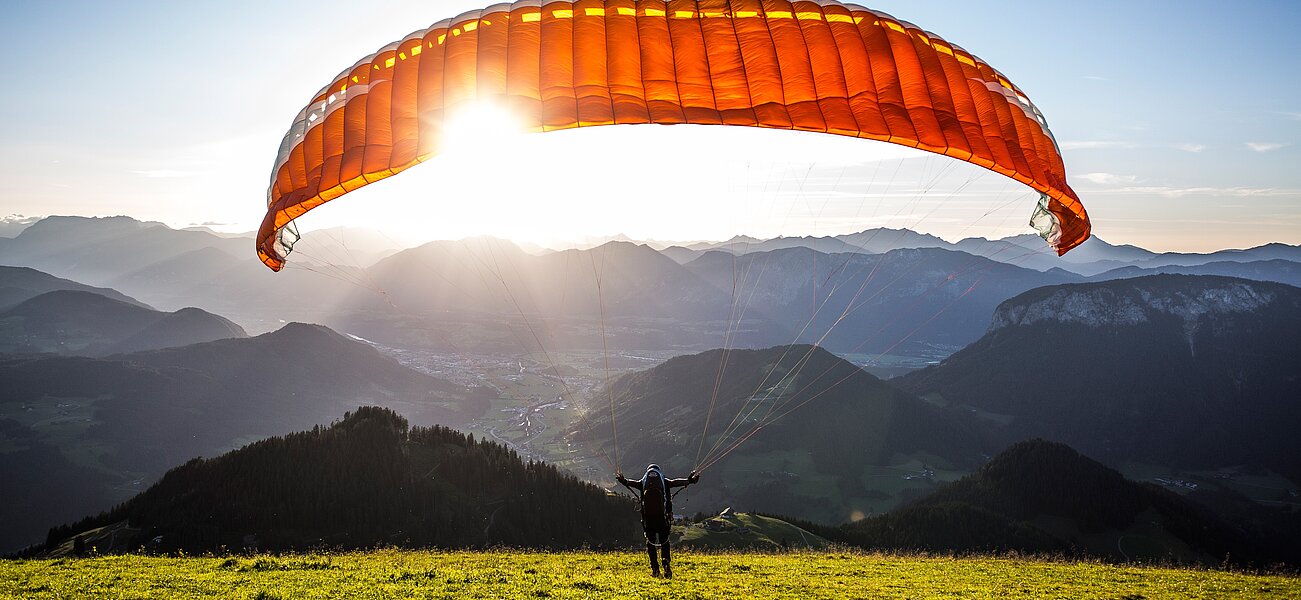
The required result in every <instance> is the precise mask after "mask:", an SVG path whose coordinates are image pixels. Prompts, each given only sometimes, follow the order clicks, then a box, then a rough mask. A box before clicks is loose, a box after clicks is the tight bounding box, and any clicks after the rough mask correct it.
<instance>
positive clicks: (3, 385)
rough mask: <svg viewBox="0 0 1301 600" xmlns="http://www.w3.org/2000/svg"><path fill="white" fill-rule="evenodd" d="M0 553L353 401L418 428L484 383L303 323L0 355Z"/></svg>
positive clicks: (466, 410) (477, 409) (483, 395)
mask: <svg viewBox="0 0 1301 600" xmlns="http://www.w3.org/2000/svg"><path fill="white" fill-rule="evenodd" d="M0 390H3V393H0V432H3V438H0V441H2V442H3V448H4V451H3V452H0V481H2V482H4V486H3V487H4V489H5V491H4V496H5V502H4V503H3V504H0V548H2V549H5V550H12V549H16V548H17V547H20V546H23V545H26V544H30V543H33V542H36V541H39V536H40V535H42V532H43V531H44V528H45V527H48V526H49V524H50V523H51V522H57V521H68V520H70V519H74V518H77V517H78V516H81V515H85V514H88V513H89V512H92V511H97V510H102V509H103V508H104V507H105V506H107V505H109V504H110V503H111V502H110V501H114V502H115V501H120V500H122V499H125V498H126V497H128V496H129V495H131V494H133V493H135V492H138V491H139V490H140V489H142V487H143V486H145V485H148V484H149V483H150V482H152V481H153V480H154V479H156V478H157V477H158V476H159V475H161V474H162V473H163V472H164V471H165V470H167V469H169V468H171V467H173V466H175V465H178V464H181V463H183V462H185V461H187V460H190V459H191V458H194V457H195V456H213V455H216V454H219V453H221V452H224V451H227V450H230V449H232V448H237V447H239V446H241V445H243V444H246V443H248V442H251V441H254V440H258V439H262V438H265V437H268V436H274V435H279V434H282V433H284V432H287V431H295V430H301V429H305V428H310V427H312V426H314V425H317V424H321V423H328V422H329V421H330V420H331V419H333V418H335V417H336V416H337V415H339V414H341V413H342V412H344V411H345V410H347V409H348V407H350V406H354V405H355V404H356V403H358V402H364V403H368V404H374V405H380V406H386V407H390V408H393V409H396V410H400V411H401V412H402V413H403V414H405V415H407V417H408V418H410V419H412V420H413V421H414V422H416V423H419V424H422V425H432V424H435V423H437V424H444V425H458V424H461V423H464V422H466V421H468V420H470V419H472V418H475V417H478V416H480V415H482V413H483V412H484V411H485V410H486V409H487V403H488V399H489V398H491V397H492V396H493V395H494V394H495V392H494V391H493V390H490V389H487V388H466V387H464V386H462V385H457V384H453V383H450V382H448V381H445V380H441V379H437V378H434V377H430V376H428V375H425V374H422V373H419V372H417V371H413V370H411V369H408V368H406V367H403V366H402V365H400V364H398V363H397V362H396V361H394V360H393V359H390V358H387V357H384V356H382V355H381V354H380V353H379V352H377V351H376V350H375V349H373V348H372V347H370V346H368V345H366V344H363V343H360V342H356V341H353V340H350V339H347V338H344V337H343V336H341V335H339V334H337V333H335V332H333V331H331V330H329V329H326V328H324V327H321V326H317V325H305V324H298V323H291V324H288V325H286V326H284V327H283V328H281V329H279V330H277V331H274V332H271V333H267V334H263V335H260V336H257V337H251V338H231V339H223V340H217V341H212V342H206V343H201V344H191V345H188V346H183V347H179V348H168V349H161V350H149V351H143V352H134V353H130V354H117V355H113V356H108V357H104V358H90V357H79V356H50V355H32V356H15V355H0Z"/></svg>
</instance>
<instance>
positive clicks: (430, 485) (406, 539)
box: [45, 407, 638, 553]
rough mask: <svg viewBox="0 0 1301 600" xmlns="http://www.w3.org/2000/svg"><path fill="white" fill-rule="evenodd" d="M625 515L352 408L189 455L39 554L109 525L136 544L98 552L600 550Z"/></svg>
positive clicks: (560, 478) (554, 481)
mask: <svg viewBox="0 0 1301 600" xmlns="http://www.w3.org/2000/svg"><path fill="white" fill-rule="evenodd" d="M634 508H635V507H634V506H633V505H632V502H631V501H630V500H628V499H626V498H624V497H618V496H610V495H607V494H606V492H605V491H604V490H602V489H600V488H598V487H596V486H593V485H591V484H588V483H584V482H581V481H579V480H578V479H576V478H574V477H573V476H572V475H567V474H564V473H562V472H561V471H559V470H557V469H556V468H555V467H552V466H550V465H545V464H542V463H536V462H531V461H530V462H527V463H525V462H524V461H522V460H521V459H520V457H519V456H518V455H516V454H515V452H514V451H511V450H508V449H506V448H504V447H502V446H499V445H497V444H496V443H493V442H488V441H476V440H475V439H474V437H473V436H466V435H464V434H461V433H459V432H456V431H453V430H451V429H447V428H445V427H441V426H434V427H429V428H426V427H409V426H408V424H407V420H406V419H404V418H402V417H400V416H398V415H397V414H396V413H394V412H392V411H390V410H388V409H382V408H374V407H363V408H360V409H358V410H357V411H356V412H351V413H347V414H345V415H344V418H343V419H342V420H341V421H338V422H336V423H333V424H331V425H330V426H328V427H321V426H317V427H315V428H313V429H311V430H309V431H304V432H301V433H294V434H289V435H285V436H280V437H273V438H270V439H266V440H262V441H259V442H256V443H253V444H250V445H248V446H245V447H243V448H241V449H238V450H235V451H233V452H230V453H228V454H225V455H223V456H219V457H216V458H212V459H207V460H204V459H194V460H191V461H189V462H187V463H185V464H184V465H182V466H180V467H177V468H175V469H172V470H171V471H169V472H168V473H167V474H166V475H164V476H163V478H162V479H161V480H159V481H158V483H156V484H154V485H153V486H151V487H150V488H149V489H148V490H147V491H145V492H144V493H142V494H140V495H138V496H136V497H134V498H132V499H130V500H128V501H127V502H124V503H123V504H121V505H120V506H118V507H116V508H114V509H112V510H111V511H108V512H105V513H103V514H100V515H99V516H97V517H92V518H87V519H83V520H82V521H80V522H78V523H76V524H74V525H72V526H68V527H58V528H55V529H53V530H51V531H50V533H49V535H48V536H47V544H46V547H45V550H46V551H47V552H48V551H51V550H56V549H57V548H58V547H59V546H60V545H61V544H62V545H64V546H72V545H75V542H73V543H72V544H67V543H64V542H65V541H67V540H70V539H71V538H73V537H74V536H76V535H78V534H82V533H83V532H86V531H87V530H93V529H96V528H100V527H104V526H109V525H112V524H114V523H122V522H126V523H128V524H129V528H130V529H132V530H135V531H136V532H138V535H136V536H133V538H132V539H131V540H130V541H124V540H119V541H118V546H116V547H113V548H101V549H100V551H104V552H124V551H130V550H134V549H137V548H141V547H142V546H143V545H144V543H146V542H148V541H150V540H154V539H156V538H161V539H159V541H158V542H157V543H152V544H150V545H149V546H148V548H150V549H154V550H163V551H184V552H186V553H200V552H212V551H220V550H224V549H237V548H247V547H255V548H257V549H259V550H272V551H287V550H299V551H302V550H308V549H311V548H316V547H321V546H326V547H337V548H368V547H374V546H379V545H399V546H407V547H441V548H466V547H479V548H483V547H489V546H497V545H507V546H516V547H529V548H555V549H572V548H580V547H595V548H601V547H605V548H612V547H623V546H627V545H629V544H631V543H632V542H634V541H635V540H636V539H637V537H638V531H637V528H636V520H635V519H634V518H632V516H631V515H633V514H634V512H633V510H634ZM124 529H125V528H124Z"/></svg>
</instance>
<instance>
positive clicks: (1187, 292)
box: [990, 275, 1279, 331]
mask: <svg viewBox="0 0 1301 600" xmlns="http://www.w3.org/2000/svg"><path fill="white" fill-rule="evenodd" d="M1278 290H1279V286H1278V285H1277V284H1269V283H1262V282H1256V281H1248V280H1245V279H1234V278H1229V277H1213V276H1188V275H1152V276H1147V277H1138V278H1134V279H1128V280H1120V281H1107V282H1100V283H1080V284H1066V285H1060V286H1054V287H1051V288H1039V289H1035V290H1031V291H1029V292H1026V293H1024V294H1021V295H1020V296H1017V297H1015V298H1012V299H1010V300H1008V301H1006V302H1004V303H1003V304H1001V305H999V307H998V309H996V310H995V311H994V318H993V321H992V323H991V325H990V331H994V330H998V329H1002V328H1005V327H1011V326H1025V325H1033V324H1035V323H1042V322H1055V323H1078V324H1082V325H1088V326H1090V327H1105V326H1125V325H1137V324H1140V323H1147V322H1150V321H1152V320H1153V319H1154V318H1157V317H1158V316H1160V315H1168V316H1174V317H1178V318H1180V319H1182V320H1183V321H1184V322H1185V325H1186V326H1191V325H1192V324H1195V323H1196V322H1197V321H1198V320H1199V319H1201V318H1202V317H1203V316H1205V315H1215V314H1227V313H1242V312H1250V311H1253V310H1256V309H1258V308H1260V307H1262V306H1265V305H1267V304H1270V303H1272V302H1274V300H1275V299H1276V298H1277V296H1278Z"/></svg>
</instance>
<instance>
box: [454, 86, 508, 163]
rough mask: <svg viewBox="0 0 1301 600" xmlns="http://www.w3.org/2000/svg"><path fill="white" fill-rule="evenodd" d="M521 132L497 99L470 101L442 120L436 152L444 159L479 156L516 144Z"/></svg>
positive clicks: (494, 152) (480, 157) (476, 158)
mask: <svg viewBox="0 0 1301 600" xmlns="http://www.w3.org/2000/svg"><path fill="white" fill-rule="evenodd" d="M525 133H526V130H525V128H524V126H523V124H522V123H521V121H520V119H519V117H517V116H516V115H515V113H514V112H512V111H511V110H510V109H509V108H507V107H505V106H503V105H501V104H500V103H497V102H491V101H478V102H473V103H470V104H467V105H465V106H462V107H460V108H457V109H454V110H453V112H452V113H451V114H450V115H449V116H448V118H447V119H446V120H445V121H444V122H443V127H442V132H441V140H440V141H441V144H440V149H439V155H440V156H442V157H444V159H445V160H447V161H454V160H458V159H460V158H468V159H475V160H481V159H483V158H484V157H485V156H492V155H494V154H499V153H500V152H501V150H502V148H504V147H512V146H515V145H517V144H518V142H519V140H520V138H522V137H523V136H524V135H525Z"/></svg>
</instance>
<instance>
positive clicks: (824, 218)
mask: <svg viewBox="0 0 1301 600" xmlns="http://www.w3.org/2000/svg"><path fill="white" fill-rule="evenodd" d="M441 141H442V143H441V145H440V148H439V153H438V154H437V155H436V156H434V157H432V158H431V159H430V160H429V161H427V162H426V163H425V164H423V165H419V166H416V167H414V168H412V169H410V170H409V171H408V172H406V173H403V176H402V177H392V178H388V179H386V180H384V181H381V182H377V183H375V184H373V185H369V186H366V187H363V188H361V189H359V190H356V191H355V192H353V193H351V194H349V196H348V197H346V198H342V199H340V201H338V202H332V203H330V205H329V206H325V207H321V208H320V209H318V210H316V211H313V212H311V213H309V214H307V215H305V216H304V217H303V218H302V219H301V220H300V226H302V228H303V230H304V231H310V230H311V229H316V228H322V227H331V226H336V225H339V224H347V225H353V226H363V227H371V228H375V229H380V230H382V231H385V232H387V233H389V234H390V235H393V236H394V237H395V238H399V239H403V240H406V241H408V242H422V241H428V240H434V239H461V238H465V237H472V236H480V235H488V236H493V237H499V238H506V239H511V240H515V241H517V242H528V243H535V244H539V245H543V246H550V247H560V246H566V245H568V244H570V243H576V242H577V243H581V240H584V239H590V238H600V237H602V236H608V235H613V234H625V235H628V236H630V237H633V238H636V239H655V240H711V239H712V240H722V239H727V238H730V237H732V236H734V235H737V234H747V235H755V236H775V235H834V234H839V233H849V232H851V231H861V230H863V229H866V228H868V227H879V226H885V227H908V228H918V227H919V226H920V225H921V221H922V220H925V221H927V222H928V223H930V224H938V225H944V224H945V221H953V220H955V219H956V221H955V222H954V223H949V224H948V226H949V228H950V229H953V233H958V232H961V231H962V230H963V228H964V226H963V225H962V223H963V222H970V220H971V219H974V218H976V217H979V216H980V215H979V214H976V215H974V216H973V215H968V214H963V213H961V212H954V211H942V212H940V213H938V214H937V213H932V212H931V211H930V207H931V205H932V201H931V200H926V199H921V200H919V201H918V202H914V200H915V199H917V198H918V195H919V194H922V195H927V191H926V190H927V189H928V188H929V189H930V190H932V191H933V190H950V191H959V190H965V192H963V193H964V194H973V193H976V190H975V189H974V187H981V186H982V185H984V184H988V183H993V184H994V185H995V186H996V187H1002V188H1009V187H1010V188H1014V189H1020V186H1019V184H1016V183H1015V182H1012V181H1011V180H1005V178H1002V177H1000V176H997V175H995V174H992V173H986V172H985V171H984V170H983V169H979V168H977V167H974V166H972V165H966V164H965V163H962V164H954V163H960V161H954V160H953V159H950V158H947V157H941V156H936V155H932V154H929V153H923V152H920V151H918V150H913V149H910V148H904V147H902V146H896V145H893V144H885V143H881V142H873V141H868V140H858V139H853V138H846V137H838V136H828V135H825V134H817V133H808V132H792V131H775V130H762V129H756V128H742V127H716V126H715V127H710V126H692V125H676V126H672V127H664V126H657V125H640V126H617V127H583V128H579V129H571V130H566V131H558V132H552V133H546V134H536V133H531V132H529V131H528V128H527V127H526V126H524V125H523V122H522V120H521V119H519V118H518V117H517V116H516V115H514V114H512V113H511V112H510V110H509V109H507V108H506V107H504V106H502V105H500V104H492V103H481V104H474V105H470V106H467V107H466V108H464V109H462V110H460V111H458V112H457V113H456V114H455V115H453V116H452V117H451V118H450V119H449V120H448V121H447V122H446V124H445V126H444V128H443V131H442V140H441ZM946 165H950V166H949V168H950V169H953V170H954V172H953V173H952V175H951V177H952V178H956V180H954V181H948V180H934V179H933V178H934V177H935V176H938V175H943V174H944V172H946V170H945V169H944V168H943V167H945V166H946ZM969 175H973V176H975V177H977V178H978V179H977V185H976V186H974V187H973V186H970V185H968V184H970V183H971V182H965V183H964V180H965V179H966V177H967V176H969ZM982 182H983V183H982ZM981 193H982V195H986V196H990V198H988V199H986V200H985V201H983V202H974V203H969V204H968V205H967V206H969V207H970V208H971V209H972V210H976V209H979V210H980V211H981V212H984V211H987V210H989V209H990V208H992V207H998V206H1001V205H1002V204H1003V203H1004V202H1005V201H1004V200H997V201H996V200H995V198H999V197H1002V194H1003V193H1004V192H1002V191H999V190H991V191H989V192H981ZM932 197H936V198H937V200H936V201H943V200H944V198H942V197H938V196H932ZM995 201H996V202H997V203H995ZM953 204H954V206H955V207H957V208H961V205H962V204H963V203H962V202H960V201H959V202H954V203H953ZM1006 208H1009V209H1011V208H1014V209H1015V212H1016V219H1014V220H1013V221H1008V222H1017V221H1021V220H1023V219H1022V216H1023V215H1024V214H1025V213H1026V211H1027V210H1028V209H1027V208H1026V207H1025V206H1015V207H1012V206H1011V205H1008V206H1007V207H1006ZM928 213H929V216H927V215H928ZM1002 216H1003V215H1001V214H997V215H989V217H992V218H986V223H987V224H988V223H989V222H990V221H995V220H999V221H1001V220H1003V219H1002ZM923 217H926V218H925V219H923ZM1021 229H1023V228H1021ZM1021 229H1014V230H1008V231H1003V230H1000V231H997V233H999V234H1009V235H1010V234H1013V233H1021V232H1022V231H1021ZM970 233H982V234H986V235H988V234H990V233H991V230H976V231H971V232H970Z"/></svg>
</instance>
